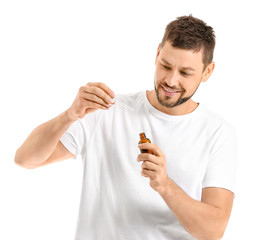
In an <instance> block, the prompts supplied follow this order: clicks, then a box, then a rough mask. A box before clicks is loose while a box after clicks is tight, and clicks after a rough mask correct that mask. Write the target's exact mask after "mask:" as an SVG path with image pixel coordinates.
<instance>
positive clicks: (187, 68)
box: [161, 58, 195, 72]
mask: <svg viewBox="0 0 259 240" xmlns="http://www.w3.org/2000/svg"><path fill="white" fill-rule="evenodd" d="M161 60H162V61H163V62H164V63H166V64H167V65H169V66H171V64H170V63H169V62H167V61H166V60H165V59H164V58H161ZM182 70H189V71H193V72H195V69H193V68H192V67H183V68H182Z"/></svg>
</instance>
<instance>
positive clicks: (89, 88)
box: [67, 82, 115, 120]
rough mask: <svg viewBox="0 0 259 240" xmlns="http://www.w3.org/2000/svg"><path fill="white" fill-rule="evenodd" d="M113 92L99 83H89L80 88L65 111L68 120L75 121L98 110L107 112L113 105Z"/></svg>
mask: <svg viewBox="0 0 259 240" xmlns="http://www.w3.org/2000/svg"><path fill="white" fill-rule="evenodd" d="M114 97H115V94H114V92H113V91H112V90H111V89H110V88H109V87H107V86H106V85H105V84H104V83H101V82H89V83H87V84H86V85H85V86H82V87H80V89H79V91H78V94H77V96H76V98H75V100H74V102H73V104H72V105H71V107H70V108H69V109H68V110H67V113H68V114H69V116H70V118H71V119H73V120H77V119H79V118H83V117H84V116H85V115H86V114H88V113H92V112H95V111H97V110H98V109H103V110H107V109H109V108H110V107H111V106H112V105H113V104H114V101H113V98H114Z"/></svg>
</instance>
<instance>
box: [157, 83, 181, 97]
mask: <svg viewBox="0 0 259 240" xmlns="http://www.w3.org/2000/svg"><path fill="white" fill-rule="evenodd" d="M161 86H162V88H163V90H164V92H165V93H168V94H169V95H171V94H172V95H175V94H176V93H180V92H181V91H180V90H172V89H170V88H167V87H165V86H163V85H161Z"/></svg>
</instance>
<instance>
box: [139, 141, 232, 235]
mask: <svg viewBox="0 0 259 240" xmlns="http://www.w3.org/2000/svg"><path fill="white" fill-rule="evenodd" d="M139 148H140V149H141V148H143V149H148V150H151V151H153V153H154V155H152V154H149V153H143V154H139V156H138V161H143V163H142V175H143V176H144V177H148V178H150V186H151V187H152V188H153V189H154V190H156V191H157V192H158V193H159V194H160V195H161V197H162V198H163V199H164V201H165V203H166V204H167V205H168V207H169V208H170V210H171V211H172V212H173V213H174V214H175V216H176V218H177V219H178V221H179V222H180V223H181V224H182V226H183V227H184V228H185V229H186V231H188V232H189V233H190V234H191V235H192V236H193V237H195V238H197V239H199V240H203V239H204V240H207V239H208V240H214V239H221V238H222V236H223V234H224V231H225V228H226V226H227V223H228V220H229V217H230V213H231V209H232V204H233V199H234V194H233V193H232V192H230V191H228V190H226V189H221V188H204V189H203V192H202V200H201V202H199V201H196V200H194V199H192V198H191V197H189V196H188V195H187V194H186V193H185V192H184V191H183V190H182V189H181V188H179V187H178V186H177V185H176V184H175V182H174V181H172V180H171V179H170V178H168V176H167V172H166V161H165V156H164V154H163V153H162V151H161V150H160V149H159V148H158V146H156V145H155V144H151V143H144V144H141V145H139ZM150 170H151V171H150Z"/></svg>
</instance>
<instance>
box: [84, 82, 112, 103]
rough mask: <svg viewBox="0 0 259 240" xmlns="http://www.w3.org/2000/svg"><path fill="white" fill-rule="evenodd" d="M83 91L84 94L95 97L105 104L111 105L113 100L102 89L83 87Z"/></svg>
mask: <svg viewBox="0 0 259 240" xmlns="http://www.w3.org/2000/svg"><path fill="white" fill-rule="evenodd" d="M84 91H85V93H88V94H89V93H90V94H93V95H96V96H97V97H98V98H100V99H101V100H103V101H104V102H105V103H107V104H112V103H113V99H112V98H111V97H110V95H108V94H107V93H106V92H105V91H104V90H103V89H102V88H99V87H97V86H85V88H84Z"/></svg>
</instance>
